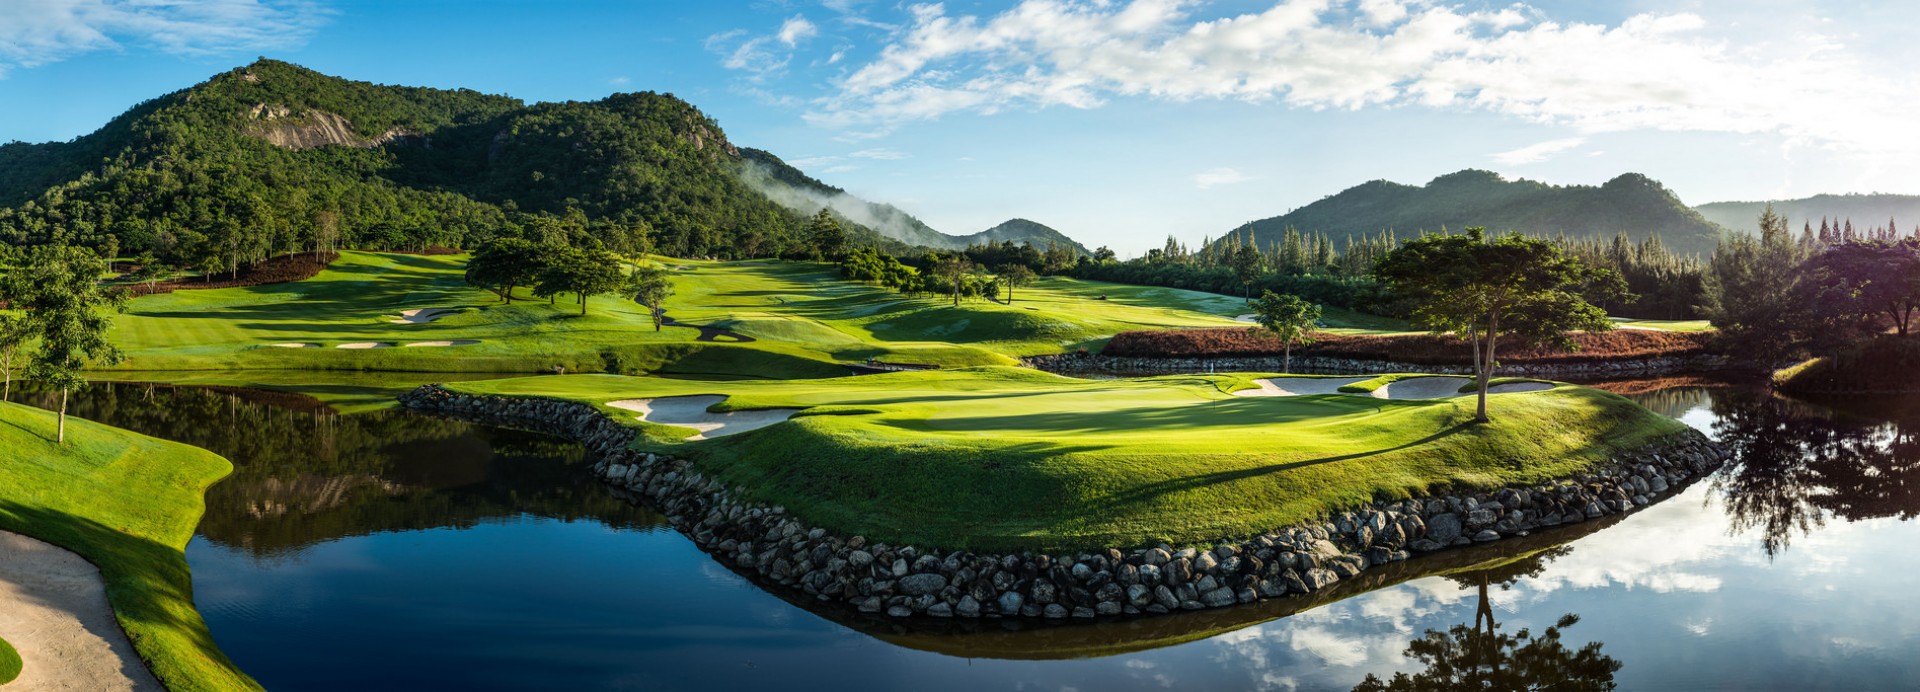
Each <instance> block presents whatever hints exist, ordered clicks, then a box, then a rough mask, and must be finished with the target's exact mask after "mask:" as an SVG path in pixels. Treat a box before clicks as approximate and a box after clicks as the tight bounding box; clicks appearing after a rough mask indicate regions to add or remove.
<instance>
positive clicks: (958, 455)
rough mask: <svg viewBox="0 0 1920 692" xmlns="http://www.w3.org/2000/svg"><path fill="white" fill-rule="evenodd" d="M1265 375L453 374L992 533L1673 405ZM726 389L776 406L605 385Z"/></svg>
mask: <svg viewBox="0 0 1920 692" xmlns="http://www.w3.org/2000/svg"><path fill="white" fill-rule="evenodd" d="M1267 377H1271V376H1270V375H1259V374H1244V375H1204V376H1201V375H1194V376H1168V377H1154V378H1140V379H1129V380H1105V381H1087V380H1077V379H1072V378H1066V377H1059V376H1054V375H1049V374H1045V373H1038V372H1033V371H1027V370H1017V369H1011V368H977V369H966V370H950V371H936V372H914V373H898V374H890V375H875V376H869V377H860V378H853V379H840V380H833V381H818V380H815V381H784V382H734V383H726V384H716V383H711V382H697V381H685V380H667V379H658V378H634V377H621V376H612V375H581V376H569V377H538V378H517V379H506V380H492V381H485V382H470V383H459V384H454V385H449V387H448V388H449V389H452V390H454V391H459V392H466V393H475V394H497V395H508V396H539V397H555V398H562V399H570V400H577V401H583V402H587V403H590V404H593V405H595V406H598V407H600V408H601V410H602V411H604V412H606V413H607V414H608V415H610V416H612V417H614V418H615V419H617V420H621V421H625V422H628V423H629V424H631V425H634V426H637V427H639V428H640V429H641V430H642V432H643V433H644V435H643V436H642V437H641V438H639V439H640V440H641V441H640V442H639V443H638V444H640V445H641V446H642V447H644V448H645V449H646V450H647V451H659V452H663V453H668V454H672V455H675V456H680V457H684V458H688V459H690V460H693V461H694V462H695V463H696V464H699V465H702V466H703V467H705V468H707V469H709V470H712V471H714V472H717V473H719V474H721V475H722V476H723V477H726V478H727V479H729V480H731V481H733V482H735V483H737V484H739V485H741V486H742V487H744V488H745V489H746V490H747V492H748V493H749V494H750V495H753V496H755V497H756V498H758V499H761V500H763V501H766V502H769V503H773V504H783V505H785V506H787V507H790V508H794V509H795V510H796V511H798V512H800V513H801V516H804V517H808V518H809V519H810V520H811V521H814V522H818V523H820V524H822V525H824V526H828V527H831V528H835V529H838V530H841V531H846V532H849V533H862V534H865V535H869V536H874V537H881V538H883V539H884V540H891V541H897V542H905V543H919V544H930V545H936V546H940V547H943V548H945V547H955V548H958V547H965V548H989V549H1029V548H1031V549H1056V548H1088V547H1101V546H1136V545H1143V544H1148V543H1151V542H1155V541H1169V542H1174V543H1179V542H1183V541H1188V542H1190V541H1211V540H1215V539H1218V538H1222V537H1229V536H1244V535H1250V534H1253V533H1258V532H1261V531H1265V530H1269V529H1272V528H1274V527H1278V526H1284V525H1288V524H1290V523H1293V522H1297V521H1301V520H1305V519H1308V518H1311V517H1315V516H1319V515H1321V514H1324V513H1325V512H1328V511H1332V510H1336V509H1340V508H1346V507H1353V506H1356V505H1359V504H1363V503H1366V502H1369V501H1372V500H1375V499H1390V498H1404V497H1408V496H1411V495H1414V494H1424V493H1425V492H1427V491H1428V490H1429V489H1432V488H1436V487H1440V486H1447V485H1455V486H1462V487H1474V488H1492V487H1500V486H1506V485H1512V484H1524V483H1538V482H1546V481H1550V480H1552V479H1556V478H1562V477H1566V476H1568V475H1571V474H1573V473H1576V472H1578V471H1580V470H1582V469H1584V468H1586V467H1587V466H1588V465H1590V464H1592V463H1594V462H1596V461H1600V460H1604V459H1606V458H1608V457H1609V456H1610V455H1611V454H1612V453H1614V452H1616V451H1619V450H1626V449H1635V448H1638V447H1640V446H1642V445H1644V444H1647V443H1650V442H1653V441H1654V440H1656V439H1659V438H1661V437H1664V436H1666V435H1669V434H1674V433H1678V432H1680V431H1681V430H1683V429H1684V428H1683V426H1681V425H1680V424H1679V423H1676V422H1674V421H1672V420H1669V419H1666V418H1663V417H1660V416H1658V415H1655V414H1653V413H1651V412H1649V411H1647V410H1645V409H1643V408H1640V407H1639V406H1637V405H1635V404H1633V403H1632V402H1630V401H1627V400H1626V399H1624V398H1621V397H1618V396H1615V395H1612V394H1608V393H1605V392H1600V391H1598V390H1593V389H1587V388H1583V387H1575V386H1561V387H1557V388H1554V389H1552V390H1546V391H1537V392H1526V393H1512V394H1497V395H1494V397H1493V399H1492V406H1493V414H1494V419H1495V420H1494V422H1493V423H1492V424H1488V425H1472V424H1470V423H1469V421H1470V420H1471V418H1472V416H1473V408H1472V400H1471V398H1448V399H1432V400H1383V399H1374V398H1371V397H1360V396H1351V395H1345V394H1332V395H1310V396H1292V397H1241V396H1233V394H1232V393H1233V392H1234V391H1236V390H1243V389H1252V388H1255V387H1257V386H1258V385H1256V384H1255V383H1254V380H1256V379H1261V378H1267ZM697 395H709V396H722V397H726V398H725V399H724V400H723V401H721V402H720V403H718V404H717V405H715V406H714V407H713V410H715V411H739V410H750V409H775V408H792V409H800V410H799V411H798V412H797V413H796V414H795V415H794V417H793V418H792V419H791V420H788V421H786V422H782V423H776V424H772V425H770V426H768V427H765V428H761V429H758V430H750V431H746V432H741V433H739V434H734V435H728V436H724V437H716V438H713V439H707V440H701V441H689V440H688V438H689V437H690V436H691V435H693V434H694V433H695V432H696V431H695V430H694V429H692V428H684V427H673V426H664V425H655V424H652V423H646V422H643V421H641V420H639V419H638V416H636V414H635V413H634V411H631V410H625V409H622V408H615V407H609V406H608V404H609V403H610V402H615V401H626V400H635V399H654V398H661V397H679V396H697Z"/></svg>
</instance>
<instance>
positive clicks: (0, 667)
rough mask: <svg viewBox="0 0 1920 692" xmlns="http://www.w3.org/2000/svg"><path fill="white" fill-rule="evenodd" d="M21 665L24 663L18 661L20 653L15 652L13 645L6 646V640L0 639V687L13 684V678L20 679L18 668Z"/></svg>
mask: <svg viewBox="0 0 1920 692" xmlns="http://www.w3.org/2000/svg"><path fill="white" fill-rule="evenodd" d="M23 664H24V662H23V661H21V660H20V652H18V651H15V650H14V648H13V645H12V644H8V643H7V640H5V639H0V685H5V684H7V683H9V682H13V681H14V679H15V678H18V677H20V668H21V666H22V665H23Z"/></svg>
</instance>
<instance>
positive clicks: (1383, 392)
mask: <svg viewBox="0 0 1920 692" xmlns="http://www.w3.org/2000/svg"><path fill="white" fill-rule="evenodd" d="M1470 384H1473V380H1470V379H1467V378H1465V377H1409V378H1407V379H1404V380H1400V381H1398V382H1393V383H1391V384H1388V385H1386V386H1383V387H1381V388H1379V389H1375V390H1373V398H1375V399H1445V398H1448V397H1456V396H1460V388H1461V387H1465V386H1467V385H1470Z"/></svg>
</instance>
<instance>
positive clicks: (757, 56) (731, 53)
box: [706, 15, 820, 81]
mask: <svg viewBox="0 0 1920 692" xmlns="http://www.w3.org/2000/svg"><path fill="white" fill-rule="evenodd" d="M818 35H820V27H818V26H815V25H814V23H813V22H810V21H807V18H806V17H804V16H801V15H794V16H792V17H789V18H788V19H787V20H786V21H785V22H782V23H781V24H780V28H779V29H778V30H776V31H775V32H774V33H773V34H771V35H767V36H752V37H749V36H748V35H747V32H746V31H745V30H742V29H735V30H733V31H727V32H722V33H718V34H714V35H712V36H708V37H707V41H706V47H707V50H710V51H713V52H715V53H719V54H720V55H721V59H720V64H721V66H723V67H726V68H727V69H729V70H739V71H742V72H748V73H751V74H752V78H753V79H754V80H755V81H764V80H766V79H768V78H771V77H774V76H777V75H779V74H781V73H783V72H785V71H786V68H787V64H788V63H790V62H793V50H794V49H795V48H798V47H800V44H801V43H804V42H806V40H807V39H810V38H813V37H815V36H818Z"/></svg>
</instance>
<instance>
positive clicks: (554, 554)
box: [73, 381, 1920, 690]
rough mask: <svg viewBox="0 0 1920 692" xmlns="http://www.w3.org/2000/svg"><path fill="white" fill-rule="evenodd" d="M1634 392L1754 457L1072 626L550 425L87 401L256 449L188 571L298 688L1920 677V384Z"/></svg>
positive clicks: (216, 627) (122, 399) (1889, 682)
mask: <svg viewBox="0 0 1920 692" xmlns="http://www.w3.org/2000/svg"><path fill="white" fill-rule="evenodd" d="M1614 387H1616V388H1618V389H1620V390H1621V391H1625V392H1630V395H1631V396H1633V397H1634V398H1636V399H1637V400H1639V401H1641V402H1642V403H1643V404H1645V405H1647V406H1649V407H1651V408H1654V409H1655V410H1657V411H1660V412H1662V413H1666V414H1668V415H1671V416H1675V417H1677V418H1679V419H1681V420H1683V421H1685V422H1687V423H1688V424H1690V425H1693V426H1695V427H1697V428H1699V429H1702V430H1704V431H1707V432H1708V433H1709V434H1711V435H1713V436H1715V437H1717V438H1719V439H1722V440H1723V441H1726V442H1727V443H1729V444H1731V445H1732V446H1733V447H1734V448H1735V449H1736V451H1737V453H1738V454H1739V461H1738V462H1737V463H1736V464H1733V465H1730V466H1729V467H1727V468H1726V469H1723V470H1722V471H1720V472H1719V473H1717V474H1716V475H1714V476H1713V477H1711V478H1710V479H1708V480H1707V481H1704V482H1701V483H1697V484H1695V485H1693V486H1692V487H1690V488H1688V489H1686V490H1685V491H1684V492H1683V493H1681V494H1680V495H1678V496H1676V497H1673V498H1671V499H1668V500H1666V501H1664V502H1662V503H1660V504H1657V505H1655V506H1653V507H1651V508H1648V509H1646V510H1644V511H1641V512H1639V513H1636V514H1633V515H1631V516H1628V517H1625V518H1621V519H1618V520H1608V521H1600V522H1588V523H1585V524H1581V525H1576V526H1573V527H1569V528H1566V529H1561V530H1555V531H1547V532H1544V533H1541V534H1538V535H1536V536H1533V537H1530V538H1527V539H1520V540H1516V541H1502V542H1500V543H1496V544H1493V545H1492V546H1486V547H1481V548H1477V549H1476V550H1475V551H1465V552H1455V553H1441V554H1438V555H1435V556H1430V557H1428V558H1422V559H1417V560H1413V561H1409V562H1406V563H1400V564H1398V565H1394V566H1392V568H1391V569H1382V570H1375V571H1372V572H1369V574H1368V575H1363V577H1362V578H1361V579H1359V580H1355V581H1354V582H1353V583H1348V584H1344V585H1342V587H1341V588H1339V589H1337V590H1335V591H1334V592H1332V593H1328V594H1324V595H1321V596H1319V597H1317V598H1316V599H1315V600H1314V601H1312V602H1303V601H1295V600H1287V599H1282V600H1280V601H1277V602H1270V603H1265V604H1258V605H1252V606H1242V607H1239V608H1232V609H1226V610H1221V611H1205V612H1200V613H1191V614H1183V615H1173V616H1166V617H1159V618H1145V619H1139V620H1134V621H1125V622H1119V623H1107V624H1096V625H1061V626H1050V625H1037V626H1036V625H1031V624H1018V625H1016V624H1015V623H1000V622H994V621H981V622H934V623H900V622H890V621H885V620H876V619H871V618H866V617H862V616H860V615H859V614H857V613H848V612H840V611H822V610H816V609H812V608H809V607H802V606H800V605H796V604H794V603H790V602H789V601H787V600H785V599H783V598H782V597H781V596H780V595H776V594H774V593H770V592H768V591H764V590H762V589H760V588H759V587H757V586H755V585H754V584H753V583H752V582H749V581H747V580H746V579H744V578H742V577H740V576H738V575H736V574H734V573H733V572H730V571H728V570H727V569H726V568H724V567H722V566H720V565H718V564H717V563H715V562H713V561H712V560H710V559H708V558H707V557H706V556H705V555H704V554H703V553H701V552H700V551H699V550H697V549H695V548H694V547H693V546H692V544H691V543H689V542H688V541H687V540H686V539H684V538H682V537H681V536H680V535H679V534H678V533H676V532H674V531H673V530H672V529H671V528H668V527H667V526H666V525H665V523H664V520H663V518H662V517H660V516H658V515H656V514H654V513H652V512H650V511H648V510H646V509H643V508H640V507H635V506H633V505H630V504H627V503H625V502H623V501H621V500H620V499H618V498H615V497H614V496H613V494H612V492H611V491H610V490H608V489H607V488H605V487H604V486H602V485H600V484H599V483H597V482H595V481H594V480H592V479H591V478H590V477H589V475H588V469H587V466H588V464H589V463H590V460H588V459H586V458H585V456H584V455H583V452H582V450H581V448H580V447H579V446H578V445H574V444H571V443H568V442H564V441H560V440H555V439H551V438H546V437H541V436H538V435H531V434H526V433H519V432H513V431H506V430H499V429H492V428H486V427H480V426H474V425H469V424H465V423H458V422H452V421H448V420H444V419H438V418H432V417H427V416H421V415H417V414H412V413H408V412H404V411H395V410H387V411H377V412H370V413H357V414H354V415H338V414H335V413H333V412H332V411H331V410H330V409H328V408H327V407H325V406H324V405H320V404H319V403H318V402H317V401H315V400H313V399H309V398H306V397H302V396H298V395H291V394H286V393H280V392H267V391H262V390H248V389H230V388H189V387H179V388H173V387H166V386H152V385H143V384H101V385H97V386H95V387H93V388H92V389H90V390H89V392H88V393H87V394H86V395H85V396H83V397H80V398H78V399H77V400H76V401H75V404H74V408H73V410H74V413H76V414H77V415H81V416H84V417H87V418H91V419H94V420H100V421H103V422H107V423H110V424H113V425H117V426H121V427H125V428H129V429H133V430H138V431H141V432H145V433H148V434H152V435H156V436H159V437H164V438H168V439H173V440H177V441H181V442H185V443H188V444H193V445H197V446H200V447H204V448H207V449H210V450H212V451H214V452H217V453H219V454H221V455H223V456H225V457H227V458H228V459H231V460H232V461H233V462H234V464H235V466H236V472H235V474H234V475H233V476H232V477H231V478H229V479H227V480H225V481H223V482H221V483H220V484H218V485H216V486H214V487H213V489H212V490H211V491H209V493H208V495H207V503H208V511H207V515H206V518H205V519H204V521H203V522H202V524H201V526H200V530H199V533H198V535H197V536H196V537H195V539H194V540H193V542H192V543H191V544H190V545H189V547H188V550H187V560H188V562H189V563H190V564H191V565H192V568H193V574H194V587H195V595H196V600H197V602H198V604H199V606H200V609H201V611H202V613H203V614H204V615H205V617H206V619H207V622H208V625H209V626H210V628H211V630H212V632H213V635H214V637H215V638H216V640H217V641H218V642H219V644H220V646H221V647H222V648H223V649H224V650H226V652H227V653H228V654H229V655H231V656H232V657H233V659H234V660H235V661H237V662H238V663H239V664H240V665H241V667H242V668H244V669H245V670H247V671H248V672H249V673H251V674H253V675H254V676H255V677H256V678H258V679H259V680H260V681H261V682H262V683H263V684H265V685H266V686H267V687H268V688H269V689H275V690H309V689H311V690H335V689H343V688H350V689H361V690H376V689H419V688H422V687H445V688H458V689H534V688H537V689H570V690H595V689H715V688H722V689H727V688H752V689H758V688H769V687H776V686H777V687H780V688H782V689H813V688H821V689H841V688H845V687H849V686H851V687H855V688H870V689H902V688H911V689H953V690H963V689H964V690H974V689H1007V688H1039V689H1066V688H1077V689H1163V688H1168V687H1174V686H1181V687H1190V686H1195V685H1198V686H1203V687H1219V688H1230V689H1351V688H1353V687H1354V686H1355V685H1357V684H1360V683H1361V682H1362V681H1363V680H1364V679H1365V678H1366V677H1367V676H1368V675H1369V674H1373V675H1376V676H1379V677H1380V678H1382V679H1385V678H1390V677H1391V676H1392V675H1393V674H1394V673H1396V672H1405V673H1407V674H1410V675H1416V676H1418V675H1420V674H1422V672H1423V671H1425V670H1426V669H1427V666H1426V665H1425V664H1424V663H1423V662H1422V661H1421V660H1420V659H1418V658H1412V657H1409V656H1408V655H1407V653H1408V652H1409V651H1410V649H1411V650H1414V652H1415V653H1418V654H1421V655H1424V656H1427V657H1433V656H1446V655H1453V656H1469V657H1479V658H1478V660H1481V661H1482V662H1485V663H1490V664H1498V665H1501V666H1502V669H1503V670H1505V671H1508V673H1507V674H1509V675H1512V676H1516V677H1513V678H1510V681H1519V680H1522V679H1523V678H1524V677H1525V676H1527V675H1544V676H1550V677H1587V678H1601V677H1605V676H1607V675H1611V676H1613V679H1614V680H1615V681H1616V682H1618V683H1619V684H1620V685H1621V687H1622V688H1624V689H1700V688H1726V689H1754V688H1774V689H1777V688H1795V689H1816V688H1880V689H1884V688H1913V687H1915V686H1916V685H1920V664H1916V663H1914V662H1915V661H1917V660H1920V612H1916V610H1917V609H1916V607H1915V599H1914V598H1913V596H1912V595H1911V594H1910V593H1909V592H1908V591H1907V589H1906V587H1907V586H1909V585H1910V584H1911V578H1910V575H1912V574H1915V573H1920V554H1916V553H1915V551H1912V550H1909V549H1908V546H1910V545H1913V544H1915V543H1916V542H1920V528H1917V525H1916V524H1915V523H1914V522H1910V521H1908V520H1909V519H1911V518H1913V516H1914V515H1915V513H1916V512H1920V398H1893V399H1859V398H1856V399H1852V400H1849V401H1847V402H1845V406H1844V407H1841V408H1830V407H1823V406H1820V405H1815V404H1810V403H1804V402H1794V401H1787V400H1782V399H1777V398H1772V397H1770V396H1768V395H1766V394H1765V393H1764V392H1760V391H1757V390H1754V389H1752V388H1747V387H1740V386H1726V385H1720V384H1716V383H1711V382H1700V381H1672V382H1648V383H1628V384H1616V385H1614ZM1567 616H1573V617H1567ZM1556 625H1564V626H1556ZM1550 627H1551V628H1553V632H1552V633H1551V634H1549V632H1548V628H1550ZM1523 631H1524V635H1523V634H1522V633H1523ZM1517 661H1527V662H1529V663H1528V664H1527V665H1519V664H1517V663H1516V662H1517ZM1409 682H1411V683H1433V682H1436V680H1434V679H1431V678H1425V679H1423V678H1418V677H1416V678H1414V679H1412V680H1409Z"/></svg>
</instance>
